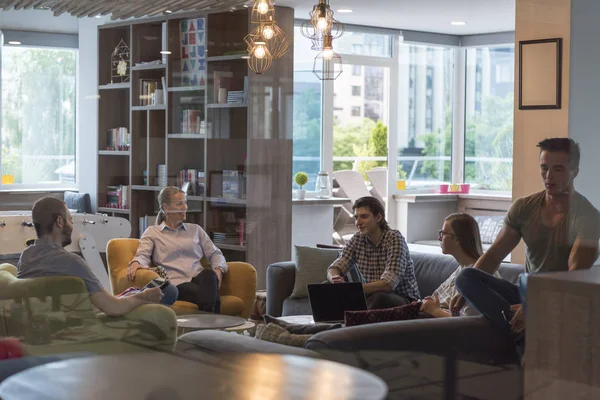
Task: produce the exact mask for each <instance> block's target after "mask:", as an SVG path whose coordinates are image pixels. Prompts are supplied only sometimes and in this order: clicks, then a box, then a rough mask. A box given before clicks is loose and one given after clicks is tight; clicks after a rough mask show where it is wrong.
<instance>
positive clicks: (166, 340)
mask: <svg viewBox="0 0 600 400" xmlns="http://www.w3.org/2000/svg"><path fill="white" fill-rule="evenodd" d="M16 310H21V311H20V312H18V313H17V314H15V312H16ZM19 315H20V317H19ZM34 320H35V321H38V322H37V323H34V322H32V321H34ZM69 320H70V321H80V322H79V323H78V324H77V326H78V327H76V328H73V329H70V328H68V327H67V326H65V327H63V328H57V324H58V325H60V324H61V323H66V321H69ZM40 321H41V322H40ZM50 321H54V322H53V323H51V322H50ZM44 326H45V328H40V327H44ZM32 327H36V328H35V329H34V328H32ZM32 329H34V330H32ZM0 336H15V337H19V338H21V340H22V342H23V345H24V349H25V351H26V353H27V354H31V355H44V354H60V353H66V352H76V351H89V352H93V353H98V354H111V353H113V354H114V353H123V352H127V351H146V350H147V349H156V350H161V351H172V350H173V347H174V345H175V341H176V338H177V321H176V317H175V313H174V312H173V310H171V309H169V308H168V307H165V306H162V305H160V304H146V305H143V306H141V307H138V308H136V309H135V310H133V311H132V312H130V313H128V314H127V315H124V316H122V317H109V316H106V315H104V314H102V313H96V312H95V311H94V308H93V306H92V302H91V300H90V295H89V292H88V291H87V288H86V286H85V283H84V282H83V280H82V279H80V278H77V277H71V276H51V277H43V278H28V279H18V278H17V269H16V268H15V267H14V266H13V265H11V264H1V265H0Z"/></svg>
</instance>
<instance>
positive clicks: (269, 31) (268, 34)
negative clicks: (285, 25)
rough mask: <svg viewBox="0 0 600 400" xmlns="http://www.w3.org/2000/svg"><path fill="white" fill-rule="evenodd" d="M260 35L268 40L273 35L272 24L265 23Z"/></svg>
mask: <svg viewBox="0 0 600 400" xmlns="http://www.w3.org/2000/svg"><path fill="white" fill-rule="evenodd" d="M262 35H263V37H264V38H265V39H267V40H270V39H272V38H273V36H275V29H273V25H265V27H264V28H263V30H262Z"/></svg>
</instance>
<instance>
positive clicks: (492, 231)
mask: <svg viewBox="0 0 600 400" xmlns="http://www.w3.org/2000/svg"><path fill="white" fill-rule="evenodd" d="M473 218H475V221H477V224H478V225H479V234H480V235H481V242H482V243H486V244H492V243H494V240H496V236H498V234H499V233H500V231H501V230H502V228H503V227H504V216H498V215H494V216H492V215H477V216H475V217H473Z"/></svg>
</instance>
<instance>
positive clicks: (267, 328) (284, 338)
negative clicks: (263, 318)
mask: <svg viewBox="0 0 600 400" xmlns="http://www.w3.org/2000/svg"><path fill="white" fill-rule="evenodd" d="M311 336H312V335H292V334H291V333H289V332H288V331H286V330H285V328H283V327H281V326H279V325H277V324H267V325H258V326H257V327H256V334H255V335H254V337H255V338H256V339H260V340H265V341H267V342H273V343H279V344H285V345H287V346H294V347H304V344H305V343H306V342H307V341H308V339H310V337H311Z"/></svg>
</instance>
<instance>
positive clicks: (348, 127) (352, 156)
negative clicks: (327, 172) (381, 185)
mask: <svg viewBox="0 0 600 400" xmlns="http://www.w3.org/2000/svg"><path fill="white" fill-rule="evenodd" d="M343 69H344V73H342V74H341V75H340V76H339V77H338V78H337V79H336V80H335V82H334V100H333V102H334V110H333V169H334V171H339V170H347V169H352V170H356V171H360V172H362V173H363V175H364V176H365V178H367V177H366V174H365V172H366V171H368V170H370V169H372V168H375V167H386V166H387V153H388V147H387V134H388V128H387V127H388V126H389V111H388V110H389V87H390V69H389V68H388V67H381V66H371V65H365V66H362V68H357V66H356V65H348V64H346V65H344V66H343ZM345 71H361V73H360V75H355V74H349V73H346V72H345ZM356 93H358V95H356Z"/></svg>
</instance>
